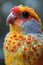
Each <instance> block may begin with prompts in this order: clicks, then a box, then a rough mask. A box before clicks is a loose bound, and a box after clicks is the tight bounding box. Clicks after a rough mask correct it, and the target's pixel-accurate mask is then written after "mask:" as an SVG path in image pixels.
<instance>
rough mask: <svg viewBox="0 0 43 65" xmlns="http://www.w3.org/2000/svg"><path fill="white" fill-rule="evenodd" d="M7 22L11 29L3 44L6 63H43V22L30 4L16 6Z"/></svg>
mask: <svg viewBox="0 0 43 65" xmlns="http://www.w3.org/2000/svg"><path fill="white" fill-rule="evenodd" d="M6 23H7V24H9V27H10V30H9V33H8V34H7V35H6V37H5V41H4V45H3V48H4V55H5V64H6V65H43V34H42V24H41V20H40V18H39V16H38V15H37V14H36V13H35V11H34V10H33V9H32V8H30V7H28V6H23V5H20V6H14V7H13V8H12V9H11V10H10V14H9V16H8V17H7V20H6ZM41 63H42V64H41Z"/></svg>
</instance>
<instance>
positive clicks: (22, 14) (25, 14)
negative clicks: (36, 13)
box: [21, 11, 30, 18]
mask: <svg viewBox="0 0 43 65" xmlns="http://www.w3.org/2000/svg"><path fill="white" fill-rule="evenodd" d="M21 16H22V17H23V18H28V17H29V16H30V14H29V13H28V12H27V11H24V12H22V13H21Z"/></svg>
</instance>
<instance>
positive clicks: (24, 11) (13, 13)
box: [6, 5, 42, 34]
mask: <svg viewBox="0 0 43 65" xmlns="http://www.w3.org/2000/svg"><path fill="white" fill-rule="evenodd" d="M6 22H7V23H8V24H9V26H10V31H14V32H19V33H21V32H25V33H27V34H28V33H41V32H42V31H41V20H40V18H39V16H38V15H37V14H36V12H35V11H34V9H33V8H30V7H29V6H23V5H20V6H14V7H13V8H12V9H11V10H10V14H9V16H8V17H7V20H6Z"/></svg>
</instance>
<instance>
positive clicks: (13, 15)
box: [6, 13, 16, 24]
mask: <svg viewBox="0 0 43 65" xmlns="http://www.w3.org/2000/svg"><path fill="white" fill-rule="evenodd" d="M15 20H16V16H15V14H13V13H10V14H9V16H8V17H7V20H6V23H7V24H12V23H14V21H15Z"/></svg>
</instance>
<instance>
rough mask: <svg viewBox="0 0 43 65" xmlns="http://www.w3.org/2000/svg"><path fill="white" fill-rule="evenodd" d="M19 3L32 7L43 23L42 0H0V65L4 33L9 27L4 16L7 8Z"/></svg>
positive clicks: (2, 56)
mask: <svg viewBox="0 0 43 65" xmlns="http://www.w3.org/2000/svg"><path fill="white" fill-rule="evenodd" d="M20 4H23V5H27V6H30V7H32V8H34V10H35V11H36V12H37V13H38V15H39V17H40V18H41V20H42V24H43V0H0V65H4V55H3V43H4V37H5V35H6V33H8V31H9V27H8V26H7V25H6V18H7V16H8V14H9V10H10V9H11V8H12V7H13V6H14V5H20Z"/></svg>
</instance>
